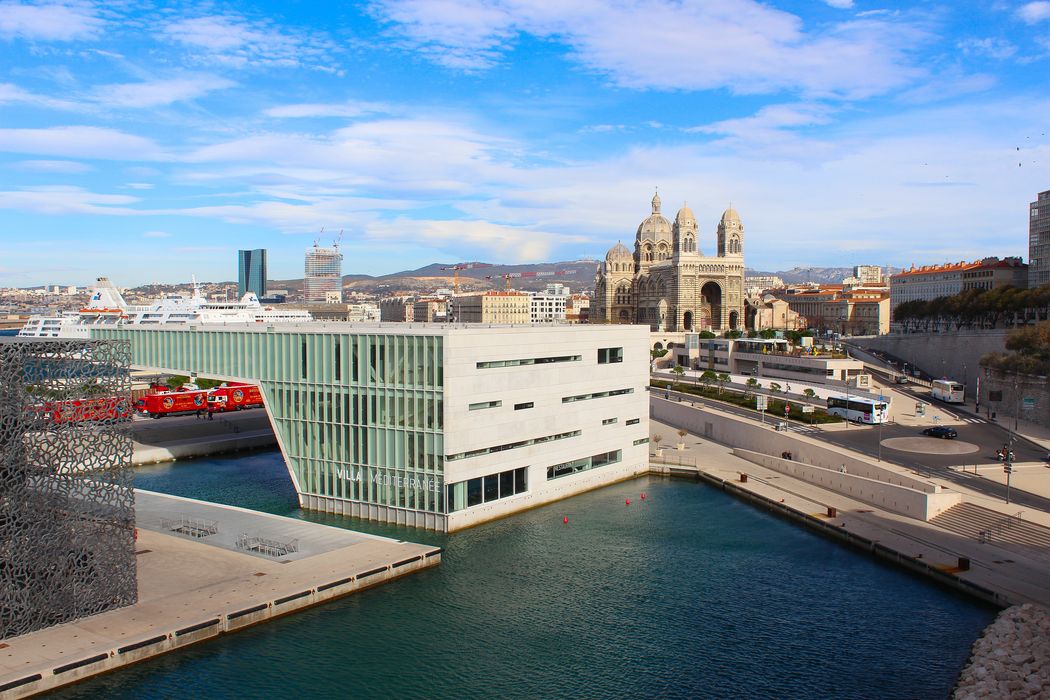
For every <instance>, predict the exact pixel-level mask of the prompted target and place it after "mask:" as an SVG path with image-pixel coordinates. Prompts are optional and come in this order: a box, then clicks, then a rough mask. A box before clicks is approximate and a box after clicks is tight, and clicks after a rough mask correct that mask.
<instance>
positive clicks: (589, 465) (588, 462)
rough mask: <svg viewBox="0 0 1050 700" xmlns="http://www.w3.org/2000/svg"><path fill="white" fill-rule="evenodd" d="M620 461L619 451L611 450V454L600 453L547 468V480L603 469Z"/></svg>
mask: <svg viewBox="0 0 1050 700" xmlns="http://www.w3.org/2000/svg"><path fill="white" fill-rule="evenodd" d="M620 459H621V451H620V450H613V451H612V452H602V453H601V454H596V455H593V456H591V457H584V458H582V459H576V460H573V461H571V462H562V463H561V464H555V465H553V466H550V467H547V479H548V480H550V479H559V478H561V477H563V476H569V475H571V474H578V473H580V472H585V471H588V470H590V469H597V468H598V467H604V466H605V465H607V464H615V463H616V462H619V461H620Z"/></svg>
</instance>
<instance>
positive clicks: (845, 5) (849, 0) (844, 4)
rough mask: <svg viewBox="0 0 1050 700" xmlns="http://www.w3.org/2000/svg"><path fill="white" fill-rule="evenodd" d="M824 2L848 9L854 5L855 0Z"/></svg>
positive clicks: (841, 8)
mask: <svg viewBox="0 0 1050 700" xmlns="http://www.w3.org/2000/svg"><path fill="white" fill-rule="evenodd" d="M824 4H826V5H830V6H831V7H837V8H838V9H840V10H848V9H850V8H851V7H853V0H824Z"/></svg>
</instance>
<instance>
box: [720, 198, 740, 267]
mask: <svg viewBox="0 0 1050 700" xmlns="http://www.w3.org/2000/svg"><path fill="white" fill-rule="evenodd" d="M743 255H744V224H742V223H741V222H740V215H739V214H737V213H736V209H734V208H733V207H732V206H730V207H729V208H728V209H726V210H725V212H723V214H722V220H721V221H719V222H718V257H720V258H724V257H727V256H734V257H735V256H743Z"/></svg>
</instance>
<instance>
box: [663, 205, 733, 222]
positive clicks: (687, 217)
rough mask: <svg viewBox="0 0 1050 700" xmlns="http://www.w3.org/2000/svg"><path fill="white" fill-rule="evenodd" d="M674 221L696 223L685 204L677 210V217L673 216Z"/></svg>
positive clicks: (691, 212)
mask: <svg viewBox="0 0 1050 700" xmlns="http://www.w3.org/2000/svg"><path fill="white" fill-rule="evenodd" d="M734 213H735V212H734ZM674 220H675V221H677V222H679V223H682V224H684V223H685V222H687V221H696V216H694V215H693V210H692V209H690V208H689V205H688V204H686V205H684V206H683V207H682V208H681V209H679V210H678V215H677V216H675V218H674Z"/></svg>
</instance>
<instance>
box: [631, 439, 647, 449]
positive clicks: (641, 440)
mask: <svg viewBox="0 0 1050 700" xmlns="http://www.w3.org/2000/svg"><path fill="white" fill-rule="evenodd" d="M648 442H649V438H638V439H637V440H635V441H634V445H635V447H637V446H638V445H645V444H648Z"/></svg>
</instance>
